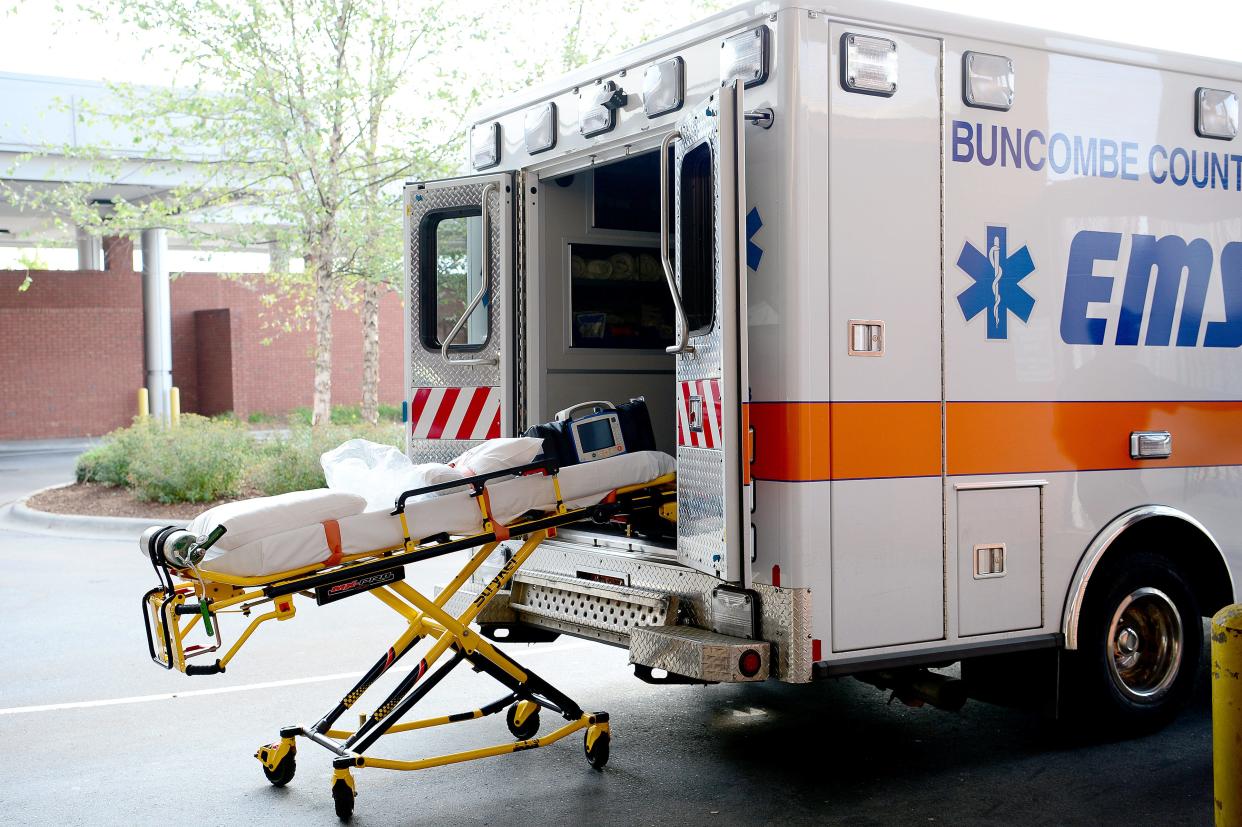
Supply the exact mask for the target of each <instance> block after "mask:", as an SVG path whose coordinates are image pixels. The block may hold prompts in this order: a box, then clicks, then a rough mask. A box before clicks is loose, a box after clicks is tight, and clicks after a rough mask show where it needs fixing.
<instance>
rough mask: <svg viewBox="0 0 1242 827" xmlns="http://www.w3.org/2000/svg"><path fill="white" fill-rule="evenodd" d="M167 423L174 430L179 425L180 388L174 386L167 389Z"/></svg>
mask: <svg viewBox="0 0 1242 827" xmlns="http://www.w3.org/2000/svg"><path fill="white" fill-rule="evenodd" d="M168 422H169V424H171V425H172V426H173V427H174V428H176V427H177V426H178V425H180V424H181V388H178V387H177V386H176V385H173V386H172V387H171V388H169V389H168Z"/></svg>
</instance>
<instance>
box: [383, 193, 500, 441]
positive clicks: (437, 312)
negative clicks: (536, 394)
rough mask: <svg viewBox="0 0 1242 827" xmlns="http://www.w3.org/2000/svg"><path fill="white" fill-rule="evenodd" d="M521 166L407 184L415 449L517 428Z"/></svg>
mask: <svg viewBox="0 0 1242 827" xmlns="http://www.w3.org/2000/svg"><path fill="white" fill-rule="evenodd" d="M512 193H513V174H512V173H508V172H502V173H495V174H491V175H474V176H470V177H466V178H452V179H446V180H443V181H429V182H425V183H413V184H408V185H407V186H406V188H405V242H406V243H405V255H406V262H405V264H406V267H405V272H406V279H407V284H406V301H407V304H406V311H407V316H406V317H407V325H406V337H405V338H406V353H407V359H406V374H405V385H406V403H407V405H408V425H409V428H410V431H409V440H408V442H407V449H406V450H407V453H408V454H409V456H410V458H411V459H413V460H414V461H415V462H447V461H449V460H450V459H452V458H453V457H455V456H457V455H458V454H460V453H461V452H462V451H464V450H466V448H468V447H470V446H471V445H474V444H477V443H478V442H479V441H480V440H484V439H491V438H493V437H498V436H511V435H512V430H513V427H514V423H513V390H514V383H513V370H512V365H511V363H510V359H511V356H510V355H509V352H510V348H509V346H508V340H509V336H510V331H511V330H512V325H511V319H510V316H511V312H512V311H511V307H512V304H513V302H512V301H511V296H512V285H513V283H514V277H513V275H514V274H513V270H512V268H513V240H512V239H513V199H512Z"/></svg>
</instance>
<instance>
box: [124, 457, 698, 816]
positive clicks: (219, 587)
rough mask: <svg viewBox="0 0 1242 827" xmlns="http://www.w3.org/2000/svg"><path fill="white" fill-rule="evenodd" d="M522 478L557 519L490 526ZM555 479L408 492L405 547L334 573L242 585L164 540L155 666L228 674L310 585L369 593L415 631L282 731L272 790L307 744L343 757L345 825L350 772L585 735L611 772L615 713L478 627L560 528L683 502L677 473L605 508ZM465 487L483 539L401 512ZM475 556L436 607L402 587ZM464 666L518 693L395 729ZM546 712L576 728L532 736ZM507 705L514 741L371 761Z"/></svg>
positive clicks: (340, 780)
mask: <svg viewBox="0 0 1242 827" xmlns="http://www.w3.org/2000/svg"><path fill="white" fill-rule="evenodd" d="M515 471H521V472H528V473H529V472H532V471H536V472H538V471H541V472H543V473H545V474H548V475H549V476H551V478H552V482H553V486H554V490H555V492H556V498H557V503H556V509H555V511H554V512H553V513H550V514H548V515H540V516H535V517H529V518H519V519H518V520H517V521H515V522H513V523H510V524H508V525H502V524H500V523H498V522H497V521H495V520H494V519H493V516H492V513H491V505H490V500H489V497H488V495H487V488H486V483H487V481H488V480H490V479H494V478H496V477H499V476H502V475H509V474H512V473H513V472H515ZM557 473H558V469H557V468H556V467H555V466H554V465H552V464H551V463H546V462H545V463H532V464H531V465H530V466H522V467H521V468H519V469H509V470H507V471H505V472H499V473H496V474H489V475H482V476H480V477H472V478H468V479H466V480H461V481H457V482H454V483H446V484H444V485H442V486H432V487H431V488H430V489H419V490H418V491H410V492H406V493H405V494H403V495H402V496H401V497H400V498H398V500H397V507H396V509H395V510H394V512H393V513H394V514H395V515H399V516H400V518H401V524H402V529H403V533H404V535H405V541H404V543H403V544H402V545H400V546H395V547H391V548H385V549H377V550H374V551H370V552H366V553H362V554H354V555H348V556H345V557H342V558H340V559H339V560H338V561H336V563H334V564H331V565H329V564H328V563H320V564H316V565H311V566H303V567H301V568H298V569H294V570H292V571H286V572H280V573H278V574H275V575H271V576H267V577H239V576H235V575H227V574H223V573H220V572H214V571H211V570H209V569H202V568H197V569H179V568H176V567H174V566H171V565H169V564H168V563H167V562H166V561H165V560H164V559H163V556H162V554H161V553H159V551H158V548H157V546H158V543H157V541H156V540H153V541H152V543H151V549H150V556H151V561H152V565H154V566H155V568H156V571H157V574H158V576H159V578H160V582H161V584H160V586H157V587H156V588H154V589H152V590H150V591H149V592H147V594H146V595H144V597H143V614H144V617H145V619H146V627H147V638H148V648H149V649H150V654H151V657H152V660H154V661H155V662H156V663H157V664H159V665H160V666H163V667H164V668H167V669H173V668H175V669H177V670H179V671H181V672H184V673H186V674H188V675H196V674H214V673H219V672H223V671H224V670H225V668H226V667H227V666H228V664H229V663H230V662H231V661H232V659H233V657H234V656H235V655H236V654H237V653H238V651H240V649H241V648H242V647H243V646H244V645H245V644H246V642H247V641H248V640H249V639H250V637H251V635H252V634H253V633H254V632H255V630H256V629H257V628H258V627H259V626H260V625H262V624H263V623H266V622H268V621H271V620H289V619H290V618H292V617H294V616H295V614H296V607H295V605H294V600H295V598H296V597H298V596H306V595H307V594H308V590H309V589H315V590H316V591H315V596H316V597H317V598H319V596H320V595H321V594H322V593H323V592H324V590H325V589H331V588H332V587H337V588H342V587H347V589H346V590H347V591H348V594H346V595H345V596H352V595H353V594H358V593H361V592H363V591H366V592H367V593H369V594H371V595H373V596H374V597H375V598H377V599H378V600H379V601H380V602H382V603H383V604H384V605H386V606H387V607H388V608H390V609H392V610H393V611H394V612H396V613H397V614H398V615H400V616H401V617H402V618H403V619H404V620H405V621H406V623H407V627H406V629H405V631H404V632H402V633H401V635H400V636H399V637H398V638H397V639H396V641H394V642H393V644H392V646H390V647H389V648H388V650H387V652H385V654H384V655H382V656H381V657H380V658H379V660H377V661H376V662H375V664H374V665H373V666H372V667H371V668H370V669H369V670H368V671H367V672H366V674H365V675H363V677H362V678H361V679H360V680H359V681H358V682H357V683H356V684H355V685H354V686H353V688H351V689H350V691H349V692H348V693H347V694H346V695H345V696H344V697H343V698H342V699H341V700H340V701H339V702H338V703H337V705H336V706H335V707H334V708H333V709H332V710H331V711H330V712H329V713H327V714H326V715H324V716H323V717H322V718H321V719H320V720H319V721H318V722H316V723H315V724H314V725H312V726H310V727H305V726H291V727H285V728H283V729H281V730H280V740H279V741H277V742H275V743H272V744H268V745H265V746H262V747H260V748H259V749H258V751H257V752H256V753H255V757H256V758H257V759H259V761H260V762H261V763H262V765H263V772H264V775H266V776H267V778H268V780H269V781H270V782H271V783H272V784H275V785H277V786H284V785H285V784H287V783H288V782H289V781H290V780H292V778H293V775H294V771H295V768H296V762H295V755H296V752H297V745H296V739H297V738H298V737H303V738H306V739H307V740H310V741H312V742H314V743H316V744H319V745H320V746H322V747H324V748H326V749H327V750H328V751H329V752H331V753H333V754H334V755H335V758H334V759H333V777H332V797H333V801H334V803H335V805H336V812H337V815H338V816H339V817H340V818H342V819H345V820H348V819H349V818H350V816H351V814H352V812H353V806H354V798H355V797H356V795H357V793H356V786H355V783H354V779H353V775H352V773H351V770H352V769H356V768H361V767H377V768H380V769H390V770H421V769H427V768H430V767H439V766H445V765H448V764H456V763H460V762H464V761H473V760H476V759H480V758H488V757H491V756H494V755H505V754H508V753H513V752H521V751H524V750H529V749H536V748H538V747H544V746H548V745H549V744H553V743H556V742H557V741H559V740H561V739H563V738H565V737H566V736H568V735H572V734H573V733H575V732H579V731H582V730H585V735H584V738H583V748H584V751H585V753H586V758H587V761H588V763H590V764H591V766H592V767H595V768H596V769H602V768H603V766H604V764H605V763H607V761H608V751H609V742H610V740H611V736H610V724H609V720H608V714H607V713H605V712H585V711H583V710H582V709H581V708H580V707H579V706H578V705H577V704H576V703H575V702H574V701H573V700H572V699H570V698H569V697H568V696H566V695H564V694H563V693H562V692H560V691H559V690H557V689H556V688H555V687H554V686H552V685H551V684H549V683H548V682H547V681H545V680H544V679H542V678H540V677H539V676H538V675H536V674H535V673H533V672H531V671H530V670H529V669H526V668H525V667H523V666H522V665H521V664H519V663H517V662H516V661H514V660H513V659H512V658H510V657H509V656H508V655H506V654H505V653H504V652H502V651H500V650H499V649H497V648H496V647H495V646H494V645H493V644H492V643H491V642H490V641H488V640H487V639H486V638H484V637H483V636H482V635H481V634H479V633H478V632H477V631H474V630H472V629H471V628H470V624H471V622H472V621H473V620H474V619H475V618H476V617H477V616H478V615H479V613H480V612H482V611H483V609H484V608H486V606H487V605H488V604H489V603H490V602H491V601H492V600H493V599H494V598H495V596H496V594H497V593H498V592H499V591H500V590H501V589H502V588H503V587H504V586H505V585H506V584H507V583H508V582H509V581H510V580H511V578H512V577H513V575H514V573H515V572H516V571H517V570H518V569H519V568H521V566H522V564H523V563H525V562H526V560H528V559H529V558H530V556H531V555H532V554H533V553H534V552H535V550H536V549H537V548H538V547H539V545H540V544H541V543H542V542H543V541H544V540H545V539H547V538H548V537H549V536H553V535H555V532H556V529H557V527H558V526H563V525H568V524H570V523H573V522H578V521H580V520H583V519H588V518H595V519H607V518H610V517H612V516H614V515H618V514H632V513H634V512H635V511H638V510H642V509H652V510H654V511H656V512H657V513H658V512H660V511H661V509H663V510H664V512H665V513H667V509H668V506H669V504H670V503H673V502H675V496H676V492H675V475H673V474H668V475H665V476H662V477H659V478H657V479H655V480H652V481H650V482H647V483H643V484H639V485H632V486H626V487H623V488H618V489H616V490H615V491H613V492H611V493H610V494H609V495H608V496H607V497H606V498H605V499H604V500H603V501H602V502H601V503H598V504H596V505H592V506H587V507H584V508H577V509H569V508H567V507H566V506H565V505H564V502H563V501H562V497H561V492H560V484H559V481H558V479H557ZM465 485H469V486H472V487H473V489H474V493H473V496H474V497H475V498H476V501H477V502H478V503H479V507H480V509H481V510H482V514H483V529H484V530H483V531H482V532H480V533H479V534H476V535H473V536H470V537H462V538H457V539H453V538H447V537H444V536H440V537H437V538H433V539H432V540H430V541H421V542H420V541H415V540H411V539H410V532H409V527H408V525H407V523H406V518H405V510H404V504H405V501H406V499H407V498H408V497H410V496H413V495H415V494H418V493H423V492H427V491H429V490H439V489H445V488H453V487H459V486H465ZM508 539H521V540H522V544H521V546H520V548H519V549H518V550H517V551H516V552H515V553H514V554H513V556H512V557H510V558H509V559H508V561H506V562H505V564H504V565H503V566H502V567H501V569H500V571H499V572H497V574H496V575H495V576H493V577H492V578H491V579H490V580H489V581H488V583H487V584H486V585H485V586H484V587H483V589H482V590H481V591H480V592H479V594H478V596H477V597H476V598H475V599H474V600H473V601H472V602H471V604H470V605H469V606H468V607H466V609H465V610H464V611H463V612H462V613H461V614H459V615H457V616H453V615H452V614H450V613H449V612H448V611H446V610H445V608H444V607H445V605H446V604H447V603H448V601H449V600H451V599H452V598H453V597H454V596H455V595H456V594H457V593H458V592H459V591H460V590H461V588H462V587H463V586H464V585H465V584H466V583H467V582H468V581H469V580H470V578H471V577H472V576H473V575H474V574H475V572H477V571H478V569H479V567H480V566H481V565H482V564H483V562H484V561H485V560H486V559H487V558H488V557H490V556H491V554H492V553H493V552H494V551H495V550H496V549H497V548H498V547H499V545H500V543H501V542H503V541H505V540H508ZM471 548H473V549H476V550H475V552H474V554H473V555H472V556H471V558H470V560H469V561H468V562H467V563H466V564H465V566H463V567H462V569H461V571H459V572H458V573H457V575H456V576H455V577H454V578H453V579H452V581H451V582H450V583H449V584H448V585H447V586H446V587H445V588H444V589H443V590H442V591H441V592H440V593H439V594H438V595H437V596H436V597H435V598H434V599H429V598H427V597H426V596H425V595H423V594H422V593H420V592H419V591H418V590H417V589H415V588H414V587H413V586H411V585H409V584H408V583H406V582H404V581H403V580H402V579H401V578H402V577H403V576H404V569H403V566H404V564H406V563H410V562H418V561H421V560H425V559H428V558H430V557H436V556H440V555H442V554H447V553H450V552H454V551H460V550H465V549H471ZM350 589H352V590H350ZM334 599H335V598H334ZM267 603H271V604H272V608H271V609H270V610H269V611H266V612H264V613H262V614H259V615H257V616H255V617H253V618H251V620H250V622H249V624H248V625H247V626H246V627H245V629H243V631H242V632H241V634H240V635H239V637H238V638H237V640H236V641H235V642H234V643H233V644H232V645H231V646H230V647H229V648H228V649H226V650H225V651H224V652H223V654H221V655H220V656H219V657H218V658H217V659H216V661H215V662H214V663H213V664H210V665H207V666H199V665H196V664H193V663H191V662H190V661H191V660H192V659H194V658H196V657H202V656H203V655H207V654H210V653H212V652H216V651H219V650H220V649H221V648H222V646H223V644H222V638H221V634H220V629H219V623H218V617H219V615H221V614H229V613H241V614H243V615H244V616H247V617H249V616H250V614H251V612H252V610H253V609H254V608H256V607H257V606H260V605H264V604H267ZM200 626H202V627H203V631H204V632H205V633H206V635H207V637H208V639H209V640H211V639H214V641H215V642H214V645H211V646H202V645H199V646H189V647H187V646H186V641H187V638H188V637H189V635H190V633H191V632H192V631H193V630H194V629H196V628H199V627H200ZM424 638H426V639H429V640H431V641H432V643H431V646H430V648H429V649H428V651H427V652H426V653H425V654H424V655H423V657H422V658H421V660H420V661H419V663H418V665H417V666H416V667H415V668H414V669H412V670H410V672H408V673H407V675H406V676H405V677H404V678H403V679H402V680H401V681H400V682H399V683H398V685H397V687H396V688H395V689H393V690H392V692H391V693H390V694H389V695H388V697H387V698H386V699H385V700H384V701H383V702H382V703H381V704H380V705H379V706H377V707H376V708H375V710H374V711H372V712H371V713H370V715H368V716H364V717H362V718H361V723H360V725H359V727H358V729H356V730H343V729H336V728H334V726H333V725H334V724H335V723H336V721H337V720H338V719H339V718H340V717H341V715H343V714H344V713H345V712H346V711H348V710H349V709H350V708H352V707H353V706H354V705H355V704H356V703H357V702H358V701H359V700H360V699H361V698H362V696H363V695H364V694H365V693H366V692H367V690H368V689H370V688H371V686H372V685H373V684H374V683H375V682H376V681H377V680H378V679H379V678H380V677H381V676H382V675H384V674H385V673H386V672H387V671H388V670H389V669H391V668H392V666H393V665H394V664H395V663H396V662H397V661H398V660H400V659H401V658H402V656H404V655H405V654H407V653H408V652H409V651H411V650H412V649H414V648H415V646H416V645H417V644H418V643H419V642H420V641H422V640H423V639H424ZM450 650H451V652H452V655H451V656H450V658H449V660H448V661H447V662H445V663H444V664H443V665H442V666H440V668H438V669H435V670H434V671H433V667H434V666H435V665H436V663H437V662H438V661H439V660H440V659H441V658H442V657H443V656H444V655H446V654H448V653H449V652H450ZM462 661H468V662H469V663H470V664H471V666H472V667H474V669H475V671H477V672H480V673H483V674H487V675H489V676H490V677H492V678H493V679H495V680H496V681H497V682H499V683H501V684H502V685H503V686H505V687H506V688H507V689H508V690H509V691H508V694H506V695H505V696H503V697H501V698H500V699H498V700H496V701H493V702H492V703H490V704H487V705H485V706H483V707H480V708H478V709H473V710H469V711H467V712H461V713H457V714H453V715H443V716H438V717H434V718H427V719H423V720H417V721H411V722H407V723H398V721H400V719H401V718H402V717H403V716H404V715H405V714H406V713H408V712H409V711H410V710H411V709H412V708H413V707H414V706H415V705H416V704H417V703H418V702H419V701H420V700H421V699H422V698H424V697H425V696H426V695H427V694H428V693H429V692H430V691H431V690H432V689H433V688H434V687H435V685H436V684H437V683H439V681H440V680H441V679H443V677H444V676H445V675H447V674H448V673H449V672H450V671H451V670H452V669H453V668H454V667H455V666H457V665H458V664H460V663H461V662H462ZM543 708H547V709H550V710H552V711H554V712H556V713H558V714H560V715H561V716H562V717H564V718H565V719H566V721H567V723H566V724H564V725H563V726H561V727H559V728H558V729H555V730H553V731H552V732H550V733H548V734H546V735H543V736H540V737H534V736H535V733H536V732H537V731H538V727H539V710H540V709H543ZM506 709H507V710H508V712H507V714H506V724H507V725H508V727H509V730H510V732H511V733H512V734H513V735H514V737H515V738H517V740H516V741H515V742H513V743H507V744H498V745H494V746H488V747H482V748H479V749H473V750H466V751H463V752H456V753H450V754H446V755H439V756H433V757H429V758H422V759H417V760H402V759H393V758H377V757H372V756H370V755H368V754H366V751H367V750H368V749H369V748H370V747H371V745H372V744H374V743H375V741H377V740H378V739H379V738H381V737H383V736H384V735H387V734H395V733H398V732H409V731H413V730H418V729H427V728H430V727H437V726H444V725H447V724H453V723H459V722H463V721H469V720H476V719H478V718H482V717H485V716H488V715H494V714H497V713H499V712H501V711H504V710H506Z"/></svg>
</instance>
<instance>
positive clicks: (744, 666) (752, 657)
mask: <svg viewBox="0 0 1242 827" xmlns="http://www.w3.org/2000/svg"><path fill="white" fill-rule="evenodd" d="M762 665H763V658H761V657H759V653H758V652H756V651H755V650H754V649H747V650H746V651H745V652H743V653H742V656H741V657H740V658H738V659H737V671H739V672H741V673H742V674H743V675H745V676H746V677H748V678H753V677H754V676H755V675H758V674H759V667H760V666H762Z"/></svg>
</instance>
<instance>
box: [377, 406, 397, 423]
mask: <svg viewBox="0 0 1242 827" xmlns="http://www.w3.org/2000/svg"><path fill="white" fill-rule="evenodd" d="M379 418H380V421H381V422H400V421H401V406H400V405H380V406H379Z"/></svg>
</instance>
